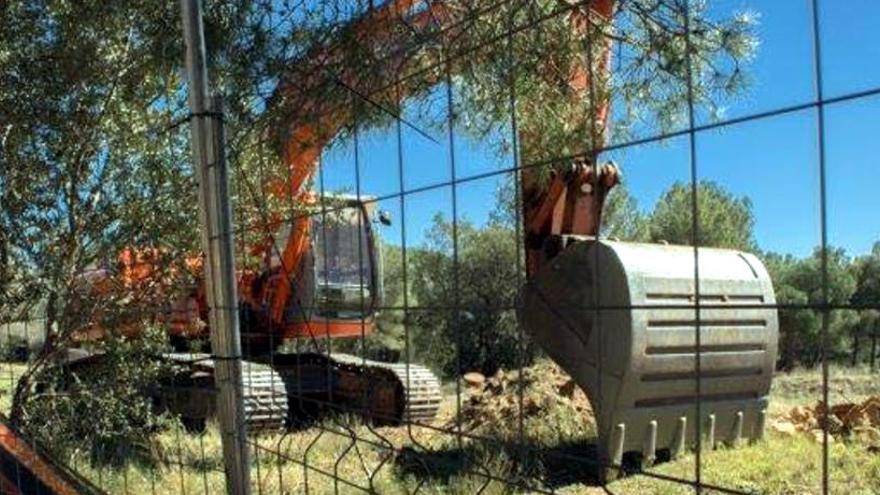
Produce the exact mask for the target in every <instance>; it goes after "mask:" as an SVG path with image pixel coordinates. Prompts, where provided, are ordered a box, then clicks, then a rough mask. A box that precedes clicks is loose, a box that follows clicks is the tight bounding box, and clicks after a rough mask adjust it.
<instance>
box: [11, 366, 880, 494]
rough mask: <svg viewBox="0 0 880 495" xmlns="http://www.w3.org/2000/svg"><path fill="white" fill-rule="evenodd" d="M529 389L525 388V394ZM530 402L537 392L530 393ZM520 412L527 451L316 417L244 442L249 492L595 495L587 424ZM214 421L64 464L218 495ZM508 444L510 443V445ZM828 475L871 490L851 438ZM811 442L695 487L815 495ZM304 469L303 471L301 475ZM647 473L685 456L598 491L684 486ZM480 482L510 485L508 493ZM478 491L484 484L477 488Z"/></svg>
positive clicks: (782, 440) (489, 430) (803, 374)
mask: <svg viewBox="0 0 880 495" xmlns="http://www.w3.org/2000/svg"><path fill="white" fill-rule="evenodd" d="M23 369H24V367H23V365H11V364H2V365H0V406H2V407H4V408H5V407H8V406H9V395H10V394H9V388H10V386H11V384H12V383H13V381H14V380H15V378H16V377H17V376H18V374H20V373H21V371H22V370H23ZM831 377H832V381H831V396H832V398H833V402H837V401H841V400H847V401H850V400H859V399H861V398H864V397H865V396H867V395H872V394H880V382H878V380H877V379H876V378H877V375H876V374H871V373H870V372H869V371H868V370H865V369H846V368H833V369H832V373H831ZM534 390H539V388H533V387H531V386H526V387H525V388H524V393H525V394H529V393H531V392H533V391H534ZM540 390H541V392H540V393H541V394H545V393H547V392H546V391H545V390H543V389H540ZM820 393H821V375H820V374H819V372H818V371H814V370H799V371H795V372H792V373H789V374H785V375H780V376H779V377H777V379H776V380H775V383H774V387H773V407H772V412H776V413H779V412H781V411H785V410H787V409H788V408H790V407H792V406H793V405H798V404H812V403H815V402H816V401H817V400H818V399H819V398H820ZM550 404H551V407H549V408H547V409H546V410H543V411H542V412H540V413H539V414H537V415H532V416H529V417H527V418H526V419H525V422H524V424H523V434H524V437H523V438H524V440H525V442H526V444H527V445H528V446H529V447H527V448H524V449H523V448H517V447H516V446H514V445H507V444H502V443H501V442H498V441H478V440H467V439H466V440H464V441H462V442H459V441H458V438H457V436H456V435H455V434H454V432H450V433H447V432H443V431H437V430H436V429H429V428H420V427H411V428H406V427H402V428H370V427H369V426H367V425H364V424H362V423H361V422H360V421H358V420H357V419H356V418H348V417H340V418H335V419H326V420H324V421H323V422H322V423H321V424H320V425H317V426H314V427H311V428H308V429H304V430H301V431H295V432H290V433H287V434H275V435H264V436H261V437H258V438H257V439H255V440H254V442H255V448H254V451H253V452H254V455H253V459H252V470H251V474H252V479H253V484H254V493H261V494H281V493H284V494H298V493H305V492H306V491H307V490H308V491H309V492H310V493H317V494H323V493H357V492H360V491H362V490H361V489H365V490H372V491H373V492H375V493H382V494H385V493H389V494H397V493H411V492H413V491H415V490H416V488H418V489H419V493H429V494H471V493H476V492H478V491H480V490H481V489H483V493H487V494H500V493H510V492H528V491H530V490H529V489H528V487H538V488H541V489H554V490H556V491H558V492H560V493H566V494H571V493H588V494H591V493H597V494H598V493H606V492H605V491H604V490H603V489H601V488H599V487H597V486H595V481H594V479H593V478H592V477H591V476H590V474H589V472H590V470H589V469H587V468H585V467H584V466H579V465H578V462H576V460H577V459H578V458H582V457H584V456H590V454H591V451H590V446H589V444H590V441H591V439H592V438H593V435H594V431H593V424H592V423H591V421H589V420H588V419H587V418H586V417H585V416H584V415H583V414H580V415H578V414H574V413H573V412H572V409H571V408H570V407H569V405H567V404H566V403H565V402H564V401H563V402H553V401H551V402H550ZM456 410H457V404H456V401H455V398H454V396H452V397H450V398H448V399H447V401H446V402H445V404H444V408H443V411H442V413H441V415H442V417H441V418H440V419H439V420H438V421H437V423H436V424H437V425H442V426H444V427H447V426H451V427H454V426H455V424H456V423H455V421H454V418H455V412H456ZM217 431H218V430H217V427H216V425H209V428H208V430H207V432H206V433H204V434H202V435H194V434H189V433H186V432H184V431H183V430H181V429H170V430H168V431H165V432H162V433H161V434H159V435H158V438H157V444H156V446H155V447H153V449H152V450H151V451H150V452H149V453H148V454H149V455H148V457H153V458H161V459H163V462H160V463H147V462H144V461H142V460H141V461H137V460H133V461H131V462H129V463H127V464H126V465H125V467H124V468H109V467H103V468H98V467H94V466H89V465H88V462H86V460H85V459H86V456H85V454H84V453H82V454H78V455H75V456H74V457H73V458H72V459H71V460H70V462H71V464H72V465H74V466H75V467H76V468H77V469H79V470H80V471H81V472H82V473H83V474H84V475H85V476H87V477H88V478H89V479H91V480H93V481H94V482H95V483H96V484H98V485H100V486H102V487H103V488H104V489H105V490H107V491H108V492H110V493H132V494H140V493H158V494H165V493H189V494H195V493H222V492H223V491H224V488H223V481H224V480H223V473H222V469H223V460H222V454H221V448H220V442H219V435H218V433H217ZM471 433H472V434H476V435H487V436H491V437H492V438H494V439H508V440H517V439H519V425H518V422H517V421H516V418H515V417H514V418H510V420H509V421H499V420H498V418H493V421H492V422H491V423H490V424H487V425H482V426H480V427H479V428H477V429H475V430H474V431H472V432H471ZM514 443H515V442H514ZM830 447H831V448H830V454H831V455H830V457H831V463H830V466H829V467H830V477H831V482H832V491H833V492H835V493H847V494H848V495H855V494H876V493H880V455H878V454H877V453H872V452H871V451H870V450H869V448H868V445H866V444H864V443H861V441H857V440H852V441H847V440H843V441H841V440H838V441H836V442H835V443H833V444H832V445H831V446H830ZM821 449H822V447H821V444H820V443H817V442H816V441H815V440H814V439H813V438H812V437H810V436H808V435H805V434H799V435H795V436H782V435H779V434H775V433H772V432H768V435H767V439H766V440H765V441H763V442H760V443H758V444H755V445H748V446H743V447H741V448H737V449H728V448H722V449H718V450H715V451H711V452H704V454H703V456H702V462H703V464H702V472H701V476H702V480H703V481H704V482H707V483H712V484H715V485H720V486H724V487H729V488H736V489H740V490H745V491H749V492H759V493H774V494H792V495H794V494H808V493H819V492H820V489H821V469H822V463H821V459H822V457H821ZM306 466H307V467H306ZM651 473H654V474H659V475H663V476H673V477H676V478H683V479H694V476H695V456H694V454H689V455H685V456H682V457H681V458H679V459H677V460H676V461H674V462H667V463H664V464H660V465H658V466H656V467H654V468H652V469H651V471H650V473H648V474H646V475H633V476H630V477H628V478H626V479H623V480H619V481H616V482H614V483H611V484H610V485H609V486H608V490H609V491H610V492H611V493H639V494H642V493H645V494H678V493H682V494H683V493H692V488H689V487H688V486H686V485H680V484H677V483H673V482H668V481H661V480H659V479H656V478H652V477H651ZM492 477H499V478H511V479H518V480H519V481H520V482H521V486H520V487H519V488H518V489H511V487H510V486H508V485H507V484H506V483H502V482H500V481H497V480H493V479H492ZM484 485H485V488H484Z"/></svg>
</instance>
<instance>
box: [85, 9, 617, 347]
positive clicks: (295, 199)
mask: <svg viewBox="0 0 880 495" xmlns="http://www.w3.org/2000/svg"><path fill="white" fill-rule="evenodd" d="M614 6H615V1H614V0H595V1H593V2H588V3H586V4H585V5H584V6H578V7H574V8H573V9H572V11H571V13H570V16H569V18H570V19H571V24H572V29H573V30H575V31H578V32H585V31H586V30H587V29H590V25H591V23H593V22H594V21H595V20H598V21H601V22H605V21H608V20H610V19H611V17H612V15H613V9H614ZM400 19H405V21H406V22H405V24H406V26H407V29H406V30H405V31H404V32H403V34H401V31H400V30H399V29H396V28H397V27H398V25H399V24H400V22H401V21H400ZM460 21H461V19H458V18H457V17H456V12H454V11H452V10H451V9H448V8H447V6H446V4H445V2H443V1H442V0H434V1H429V2H421V1H417V0H390V1H388V2H387V3H385V4H384V5H382V6H381V7H377V8H375V9H373V10H372V11H371V12H370V13H369V14H368V15H365V16H363V17H361V18H358V19H356V20H354V21H352V22H351V23H350V24H349V26H348V27H347V28H348V29H349V33H350V34H351V35H352V36H354V38H355V40H357V41H358V42H360V43H364V44H368V45H369V46H372V47H375V48H376V50H377V51H378V52H382V53H405V52H406V51H407V47H411V46H412V45H413V43H412V40H413V39H414V37H415V38H418V37H419V36H422V35H425V34H429V33H434V32H440V33H443V34H442V35H441V36H442V37H443V38H444V39H447V38H448V39H451V38H453V37H454V36H455V31H456V29H460V28H459V27H458V26H461V25H465V24H466V23H462V22H460ZM349 42H352V41H351V40H350V39H349ZM610 48H611V47H610V42H607V43H603V44H602V46H601V47H599V49H598V50H597V54H598V56H597V57H596V60H597V61H598V63H596V64H593V66H592V68H590V67H588V66H587V65H588V64H582V65H581V66H578V67H576V68H575V69H574V70H573V72H572V74H570V75H569V87H570V88H571V92H570V97H571V98H572V104H574V105H578V104H583V101H582V100H583V98H585V97H587V95H588V94H593V93H594V92H592V91H591V85H592V82H591V81H595V80H599V79H601V77H596V76H601V75H602V74H606V73H607V71H608V67H609V63H610V54H611V49H610ZM341 57H342V55H341V54H340V52H337V51H336V50H335V48H334V46H333V45H332V44H331V45H329V46H323V45H322V46H318V47H317V48H315V49H313V50H312V51H310V52H308V53H307V54H306V55H305V56H304V57H302V59H301V62H300V64H298V66H296V67H294V68H293V70H292V71H291V74H292V75H291V77H290V78H289V79H288V80H285V81H282V83H281V85H280V87H279V89H278V91H277V95H276V101H275V102H274V104H277V105H281V106H282V108H285V109H286V110H285V112H284V118H283V121H282V125H281V128H279V129H276V130H275V131H274V132H276V135H277V136H279V137H280V138H281V139H280V145H281V148H282V156H283V159H284V162H285V164H286V170H287V177H286V180H284V181H280V182H274V183H270V184H266V188H267V189H268V191H269V193H270V194H272V195H274V196H275V197H277V198H282V199H283V200H284V201H286V202H288V204H291V205H293V206H295V207H299V209H300V210H305V211H308V210H309V208H314V207H315V206H316V205H317V204H319V203H321V200H320V199H319V198H316V196H315V195H314V194H312V193H311V192H310V191H309V189H308V188H309V184H310V182H311V177H312V175H313V173H314V171H315V170H316V168H317V167H318V164H319V160H320V156H321V153H322V150H323V149H324V147H326V146H327V145H328V144H329V143H330V142H331V141H332V140H333V139H334V138H335V137H336V136H337V135H338V133H339V132H340V131H341V130H342V129H344V128H346V127H349V126H351V125H352V124H353V122H352V120H353V118H354V116H353V112H352V109H351V108H350V105H349V106H345V107H343V108H328V105H327V103H326V102H325V100H324V99H323V98H321V96H320V95H321V92H320V91H312V90H314V89H315V88H320V87H327V85H328V84H329V85H331V86H333V85H342V86H350V87H358V90H359V91H360V92H362V93H363V94H369V95H372V97H373V98H376V99H380V100H382V101H396V102H397V104H398V105H399V104H400V102H401V101H402V100H403V99H405V98H406V97H407V96H408V94H407V92H408V89H407V87H406V86H405V85H404V84H396V85H394V84H392V85H387V81H388V80H395V79H393V78H394V77H395V74H396V72H395V71H397V70H399V68H400V67H399V66H400V60H396V59H395V57H393V56H392V57H386V59H385V60H384V63H385V65H386V66H387V67H380V69H382V70H383V72H382V74H383V75H387V76H388V77H380V78H374V81H378V82H375V83H373V84H374V85H375V84H379V83H381V84H382V85H383V86H381V87H359V85H361V83H362V81H360V80H359V79H358V68H357V67H349V66H347V65H345V64H339V62H340V60H341ZM303 64H304V65H305V67H303V66H302V65H303ZM339 65H343V67H342V69H341V70H340V71H337V72H333V71H332V70H328V69H327V67H328V66H329V67H336V66H339ZM594 71H598V72H599V74H593V72H594ZM328 72H329V74H328ZM424 77H425V78H428V79H430V78H431V77H437V76H436V75H435V76H430V75H425V76H424ZM423 82H426V83H429V84H430V83H436V82H437V81H434V80H430V81H423ZM316 95H317V96H316ZM593 103H594V104H593V105H591V106H593V108H594V109H595V111H593V112H592V115H591V118H592V119H593V121H592V122H591V123H590V125H589V126H588V127H589V128H590V129H591V133H592V136H585V142H589V143H591V145H590V146H589V149H588V153H587V156H583V157H580V158H578V159H575V160H573V163H571V164H570V167H567V168H566V167H564V166H558V167H554V170H555V171H554V172H553V173H552V174H551V179H550V182H549V184H547V183H542V182H541V181H540V180H538V179H537V178H536V177H535V175H536V174H534V173H533V170H534V167H528V166H524V167H523V171H522V180H521V181H520V184H521V194H522V204H521V208H522V213H523V214H522V221H523V227H524V232H525V252H526V260H527V264H526V271H527V274H528V275H529V276H531V275H532V274H533V273H535V272H536V271H537V270H538V268H540V266H541V264H542V263H543V262H544V261H546V259H547V258H548V254H547V253H548V244H553V242H556V240H557V239H558V238H560V237H562V236H566V235H577V236H595V235H597V234H598V229H599V217H600V215H601V209H602V204H603V201H604V198H605V195H606V194H607V192H608V190H610V188H612V187H613V186H614V185H615V184H616V183H617V181H618V171H617V169H616V167H613V166H607V165H606V166H601V167H599V166H596V158H597V157H596V153H595V150H597V149H600V148H601V146H602V144H603V143H604V130H605V125H606V120H607V116H608V102H607V101H603V102H593ZM528 138H529V136H528V135H522V136H521V139H528ZM524 165H528V164H524ZM348 206H349V207H350V208H356V209H359V211H361V214H360V215H361V216H360V217H358V218H359V220H358V224H359V225H360V226H361V228H362V229H363V230H364V232H365V235H366V237H365V238H364V239H365V241H366V242H365V244H366V246H367V251H366V252H361V253H360V257H361V258H363V256H364V255H366V256H367V257H368V258H369V260H370V270H369V274H368V275H369V278H370V282H371V283H372V284H373V285H372V287H371V290H369V298H366V300H365V298H364V297H361V298H360V299H361V308H362V311H351V312H350V314H348V315H347V316H349V317H345V318H343V317H339V316H335V315H334V314H332V312H330V313H328V312H323V313H322V312H321V311H315V309H316V304H314V303H315V300H314V297H313V295H314V293H315V292H316V289H318V288H319V287H317V286H316V285H314V282H315V280H314V276H313V274H314V273H315V269H316V266H315V261H314V260H315V258H316V254H318V253H320V251H321V249H320V246H316V243H315V235H314V234H315V232H313V230H314V223H315V221H314V218H315V211H314V210H312V214H299V215H293V218H284V217H283V216H282V215H281V213H280V212H274V213H272V214H271V216H270V218H269V219H268V221H267V222H266V224H267V225H266V229H265V230H266V241H265V242H264V243H262V244H261V245H259V246H253V247H251V248H250V250H251V252H252V253H256V254H258V255H260V256H262V258H263V259H264V260H265V262H264V263H263V266H262V267H260V268H259V269H256V270H244V271H241V272H240V273H239V277H238V278H239V284H238V288H239V295H240V300H241V305H242V307H243V308H244V312H243V314H242V317H243V318H242V320H243V335H245V336H246V337H247V338H255V339H268V340H274V342H276V343H281V342H282V341H283V340H284V339H289V338H320V337H331V338H332V337H354V336H362V335H366V334H369V333H370V332H371V331H372V330H373V327H374V316H375V303H376V301H377V299H378V296H379V294H378V288H379V287H380V286H381V283H380V281H379V280H378V279H379V278H380V274H379V273H378V270H379V269H380V268H381V267H379V266H378V263H377V262H376V260H377V258H378V257H377V253H376V247H375V238H374V236H373V232H372V230H371V227H370V220H369V215H367V213H366V210H365V203H364V202H363V201H360V200H356V199H354V200H350V201H349V205H348ZM549 251H552V249H551V250H549ZM148 253H151V254H148ZM551 256H552V255H551ZM157 258H158V257H157V256H156V255H155V253H153V252H152V251H136V250H129V251H127V252H125V253H123V254H122V255H121V256H120V260H119V270H118V272H117V273H116V275H114V278H117V279H118V283H117V284H110V285H116V286H121V287H123V288H129V289H134V288H139V287H143V286H144V284H145V283H146V282H147V281H149V280H151V279H152V278H153V274H154V273H155V272H156V270H155V268H156V266H155V262H156V259H157ZM200 265H201V259H200V258H198V257H196V258H193V259H190V260H187V266H188V267H189V268H188V269H190V270H192V271H193V272H194V273H196V274H197V275H196V280H197V281H196V283H195V284H194V285H193V289H192V290H190V291H189V292H188V293H186V294H185V295H184V296H182V297H180V298H176V300H175V301H174V302H171V303H169V304H167V307H166V308H164V309H162V310H161V311H158V312H157V314H159V315H161V316H159V317H158V318H159V319H161V320H162V321H164V322H166V323H167V324H168V325H169V326H170V328H171V332H172V334H174V335H177V336H180V337H187V338H189V337H193V336H204V335H207V332H206V328H205V324H204V322H205V321H207V318H206V316H207V311H208V308H207V306H206V299H205V297H204V293H203V292H204V289H203V288H202V283H201V281H200V279H199V277H200V276H199V275H198V274H199V273H201V270H200ZM318 268H320V267H318ZM111 271H112V270H111ZM98 272H101V273H97V274H96V272H93V273H92V274H91V275H89V277H90V278H91V281H90V285H92V286H93V287H104V288H103V289H101V290H104V291H106V290H107V286H108V283H107V282H106V281H101V279H107V278H108V277H109V276H110V275H109V272H107V271H106V270H105V271H103V272H102V271H100V270H99V271H98ZM363 275H364V274H363V272H362V276H361V278H362V279H363V278H364V276H363ZM310 283H311V284H312V285H311V286H310V285H309V284H310ZM319 285H320V284H318V286H319ZM342 292H345V291H344V290H343V291H342ZM362 292H363V291H362ZM352 316H356V317H352ZM87 333H88V334H89V335H90V336H96V335H100V334H101V333H102V330H101V329H100V328H96V329H92V330H89V332H87Z"/></svg>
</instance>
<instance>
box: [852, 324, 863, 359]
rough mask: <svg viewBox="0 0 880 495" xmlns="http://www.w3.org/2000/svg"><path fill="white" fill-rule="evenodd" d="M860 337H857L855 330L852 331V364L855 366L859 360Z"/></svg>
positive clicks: (857, 333)
mask: <svg viewBox="0 0 880 495" xmlns="http://www.w3.org/2000/svg"><path fill="white" fill-rule="evenodd" d="M860 342H861V339H860V338H859V332H858V331H856V332H854V333H853V348H852V364H851V365H852V366H855V365H856V364H858V362H859V343H860Z"/></svg>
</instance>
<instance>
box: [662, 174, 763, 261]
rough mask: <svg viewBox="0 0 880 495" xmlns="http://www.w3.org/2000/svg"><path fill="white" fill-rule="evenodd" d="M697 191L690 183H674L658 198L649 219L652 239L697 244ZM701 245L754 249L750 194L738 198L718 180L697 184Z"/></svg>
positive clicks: (699, 239)
mask: <svg viewBox="0 0 880 495" xmlns="http://www.w3.org/2000/svg"><path fill="white" fill-rule="evenodd" d="M692 197H693V194H692V190H691V186H690V185H688V184H682V183H676V184H673V185H672V187H670V188H669V189H668V190H667V191H666V192H665V193H664V194H663V195H662V196H661V197H660V199H659V200H658V201H657V205H656V206H655V208H654V211H653V213H651V217H650V219H649V223H650V227H649V230H650V239H651V241H653V242H662V241H666V242H669V243H670V244H680V245H693V244H694V240H695V238H694V235H693V224H694V222H693V214H692V212H693V200H692ZM696 197H697V211H698V215H699V218H698V220H699V222H698V229H697V232H698V234H699V235H698V236H697V237H696V242H697V245H699V246H707V247H724V248H731V249H740V250H744V251H751V250H754V249H755V241H754V238H753V234H752V230H753V228H754V223H755V220H754V215H753V213H752V203H751V201H750V200H749V198H748V197H736V196H734V195H733V194H731V193H730V192H728V191H726V190H725V189H723V188H722V187H721V186H719V185H718V184H715V183H714V182H700V183H699V184H698V185H697V196H696Z"/></svg>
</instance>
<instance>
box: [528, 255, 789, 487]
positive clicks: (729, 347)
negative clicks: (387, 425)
mask: <svg viewBox="0 0 880 495" xmlns="http://www.w3.org/2000/svg"><path fill="white" fill-rule="evenodd" d="M697 258H698V259H699V271H697V270H695V266H694V265H695V263H694V260H695V256H694V248H693V247H690V246H667V245H656V244H636V243H621V242H609V241H598V242H597V241H583V240H579V241H575V242H572V243H571V244H570V245H569V246H568V247H567V248H565V249H564V251H563V252H562V253H561V254H560V255H559V256H557V257H555V258H554V259H552V260H551V261H549V262H548V263H547V264H546V265H545V266H544V267H542V269H541V270H540V271H539V272H538V273H537V274H536V275H535V277H534V278H533V279H532V280H531V281H530V282H529V283H528V284H526V286H525V287H524V288H523V292H522V294H521V297H522V300H521V305H520V311H519V315H518V316H519V319H520V322H521V324H522V325H523V326H524V327H525V329H526V331H528V332H529V333H530V334H531V335H532V336H533V338H534V339H535V340H536V341H537V343H538V344H539V345H540V346H541V347H542V348H543V349H544V350H545V351H546V352H547V353H548V354H549V355H550V357H551V358H552V359H553V360H554V361H556V362H557V363H558V364H559V365H560V366H561V367H562V368H563V369H565V370H566V371H567V372H568V373H569V374H570V375H571V376H572V377H573V378H574V380H575V381H576V382H577V383H578V385H580V386H581V388H583V389H584V391H585V392H586V394H587V396H588V397H589V399H590V402H591V404H592V406H593V408H594V411H595V414H596V421H597V423H598V424H597V426H598V433H599V453H600V460H601V461H602V462H603V465H606V466H609V465H611V466H615V467H612V468H610V469H608V470H605V471H603V473H602V474H603V476H605V477H608V476H611V477H613V476H614V474H615V472H617V471H618V469H616V466H620V465H621V462H622V459H623V455H624V453H628V452H638V453H640V454H641V458H642V463H643V464H645V465H647V464H651V463H652V462H653V461H654V459H655V458H656V455H657V452H658V451H660V450H662V449H668V451H669V453H670V455H671V456H672V457H675V456H676V455H677V454H679V453H681V452H683V451H684V450H685V449H687V448H689V447H693V446H694V445H695V444H696V436H697V422H698V421H699V422H700V423H701V424H702V433H703V447H704V448H706V447H709V448H711V447H712V446H714V445H715V444H716V443H717V442H727V443H736V442H738V441H740V440H742V439H750V440H754V439H758V438H760V437H761V436H762V434H763V429H764V421H765V418H766V411H767V402H768V393H769V391H770V381H771V378H772V376H773V369H774V364H775V361H776V351H777V337H778V321H777V312H776V309H775V307H773V305H774V303H775V297H774V294H773V285H772V283H771V280H770V277H769V276H768V274H767V270H766V269H765V268H764V266H763V264H762V263H761V262H760V261H759V260H758V258H756V257H755V256H754V255H751V254H748V253H743V252H740V251H734V250H727V249H711V248H700V249H699V254H698V256H697ZM697 274H698V280H699V294H700V299H699V301H700V305H699V306H700V307H699V316H698V315H697V313H698V311H697V304H696V296H695V294H696V292H697V288H696V284H695V276H697ZM697 322H699V329H700V330H699V348H700V357H699V361H698V360H697V342H698V341H697V326H698V325H697ZM698 376H699V377H700V380H699V387H698V382H697V379H696V378H697V377H698ZM698 397H699V399H700V401H699V402H700V406H699V407H700V408H699V416H698V409H697V398H698Z"/></svg>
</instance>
